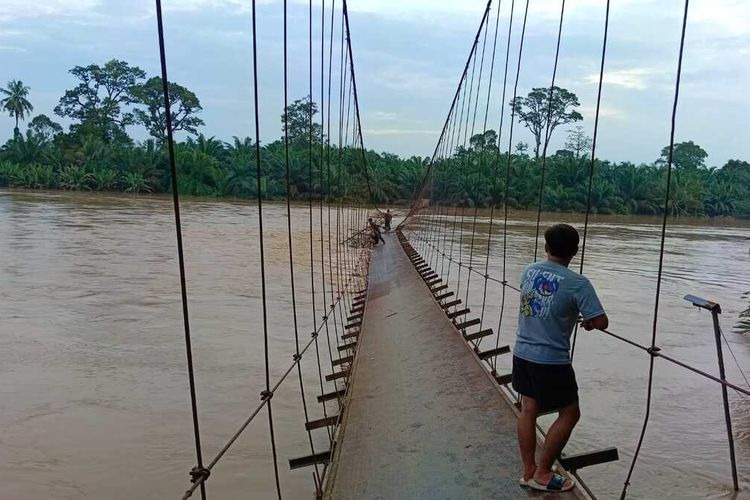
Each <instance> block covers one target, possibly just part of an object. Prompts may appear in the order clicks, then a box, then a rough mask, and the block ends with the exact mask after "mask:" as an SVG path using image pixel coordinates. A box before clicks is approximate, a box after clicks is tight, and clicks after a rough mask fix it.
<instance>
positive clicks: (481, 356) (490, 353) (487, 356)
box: [477, 345, 510, 359]
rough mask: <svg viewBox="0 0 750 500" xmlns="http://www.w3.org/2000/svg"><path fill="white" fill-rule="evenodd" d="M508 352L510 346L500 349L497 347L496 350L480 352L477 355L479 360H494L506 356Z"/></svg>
mask: <svg viewBox="0 0 750 500" xmlns="http://www.w3.org/2000/svg"><path fill="white" fill-rule="evenodd" d="M509 352H510V346H507V345H504V346H502V347H498V348H497V349H490V350H489V351H484V352H480V353H478V354H477V356H479V359H490V358H494V357H495V356H500V355H501V354H507V353H509Z"/></svg>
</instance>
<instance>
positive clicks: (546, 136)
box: [534, 0, 565, 262]
mask: <svg viewBox="0 0 750 500" xmlns="http://www.w3.org/2000/svg"><path fill="white" fill-rule="evenodd" d="M564 17H565V0H562V2H561V5H560V24H559V26H558V28H557V46H556V47H555V65H554V67H553V68H552V83H550V86H549V96H548V97H547V101H548V102H547V124H546V130H545V131H544V148H543V149H542V169H541V179H540V181H539V207H538V209H537V213H536V235H535V236H534V261H535V262H536V259H537V254H538V250H539V226H540V225H541V222H542V201H543V199H544V174H545V170H546V167H547V147H548V145H549V135H550V125H551V122H552V100H553V98H554V95H555V78H556V77H557V63H558V61H559V60H560V42H561V41H562V28H563V19H564Z"/></svg>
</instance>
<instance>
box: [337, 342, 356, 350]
mask: <svg viewBox="0 0 750 500" xmlns="http://www.w3.org/2000/svg"><path fill="white" fill-rule="evenodd" d="M356 347H357V343H356V342H352V343H350V344H344V345H340V346H339V352H344V351H346V350H347V349H354V348H356Z"/></svg>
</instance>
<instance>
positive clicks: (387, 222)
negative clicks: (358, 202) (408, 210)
mask: <svg viewBox="0 0 750 500" xmlns="http://www.w3.org/2000/svg"><path fill="white" fill-rule="evenodd" d="M383 218H384V219H385V230H386V231H390V230H391V219H393V215H391V211H390V209H388V210H386V212H385V215H384V216H383Z"/></svg>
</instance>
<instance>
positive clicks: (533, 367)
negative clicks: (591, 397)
mask: <svg viewBox="0 0 750 500" xmlns="http://www.w3.org/2000/svg"><path fill="white" fill-rule="evenodd" d="M513 389H515V391H516V392H518V393H519V394H523V395H524V396H527V397H529V398H531V399H533V400H535V401H536V402H537V404H538V405H539V410H540V411H548V410H556V409H558V408H563V407H565V406H568V405H571V404H573V403H577V402H578V384H577V383H576V374H575V372H574V371H573V366H572V365H570V364H567V365H543V364H540V363H532V362H531V361H526V360H525V359H521V358H519V357H516V356H513Z"/></svg>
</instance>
